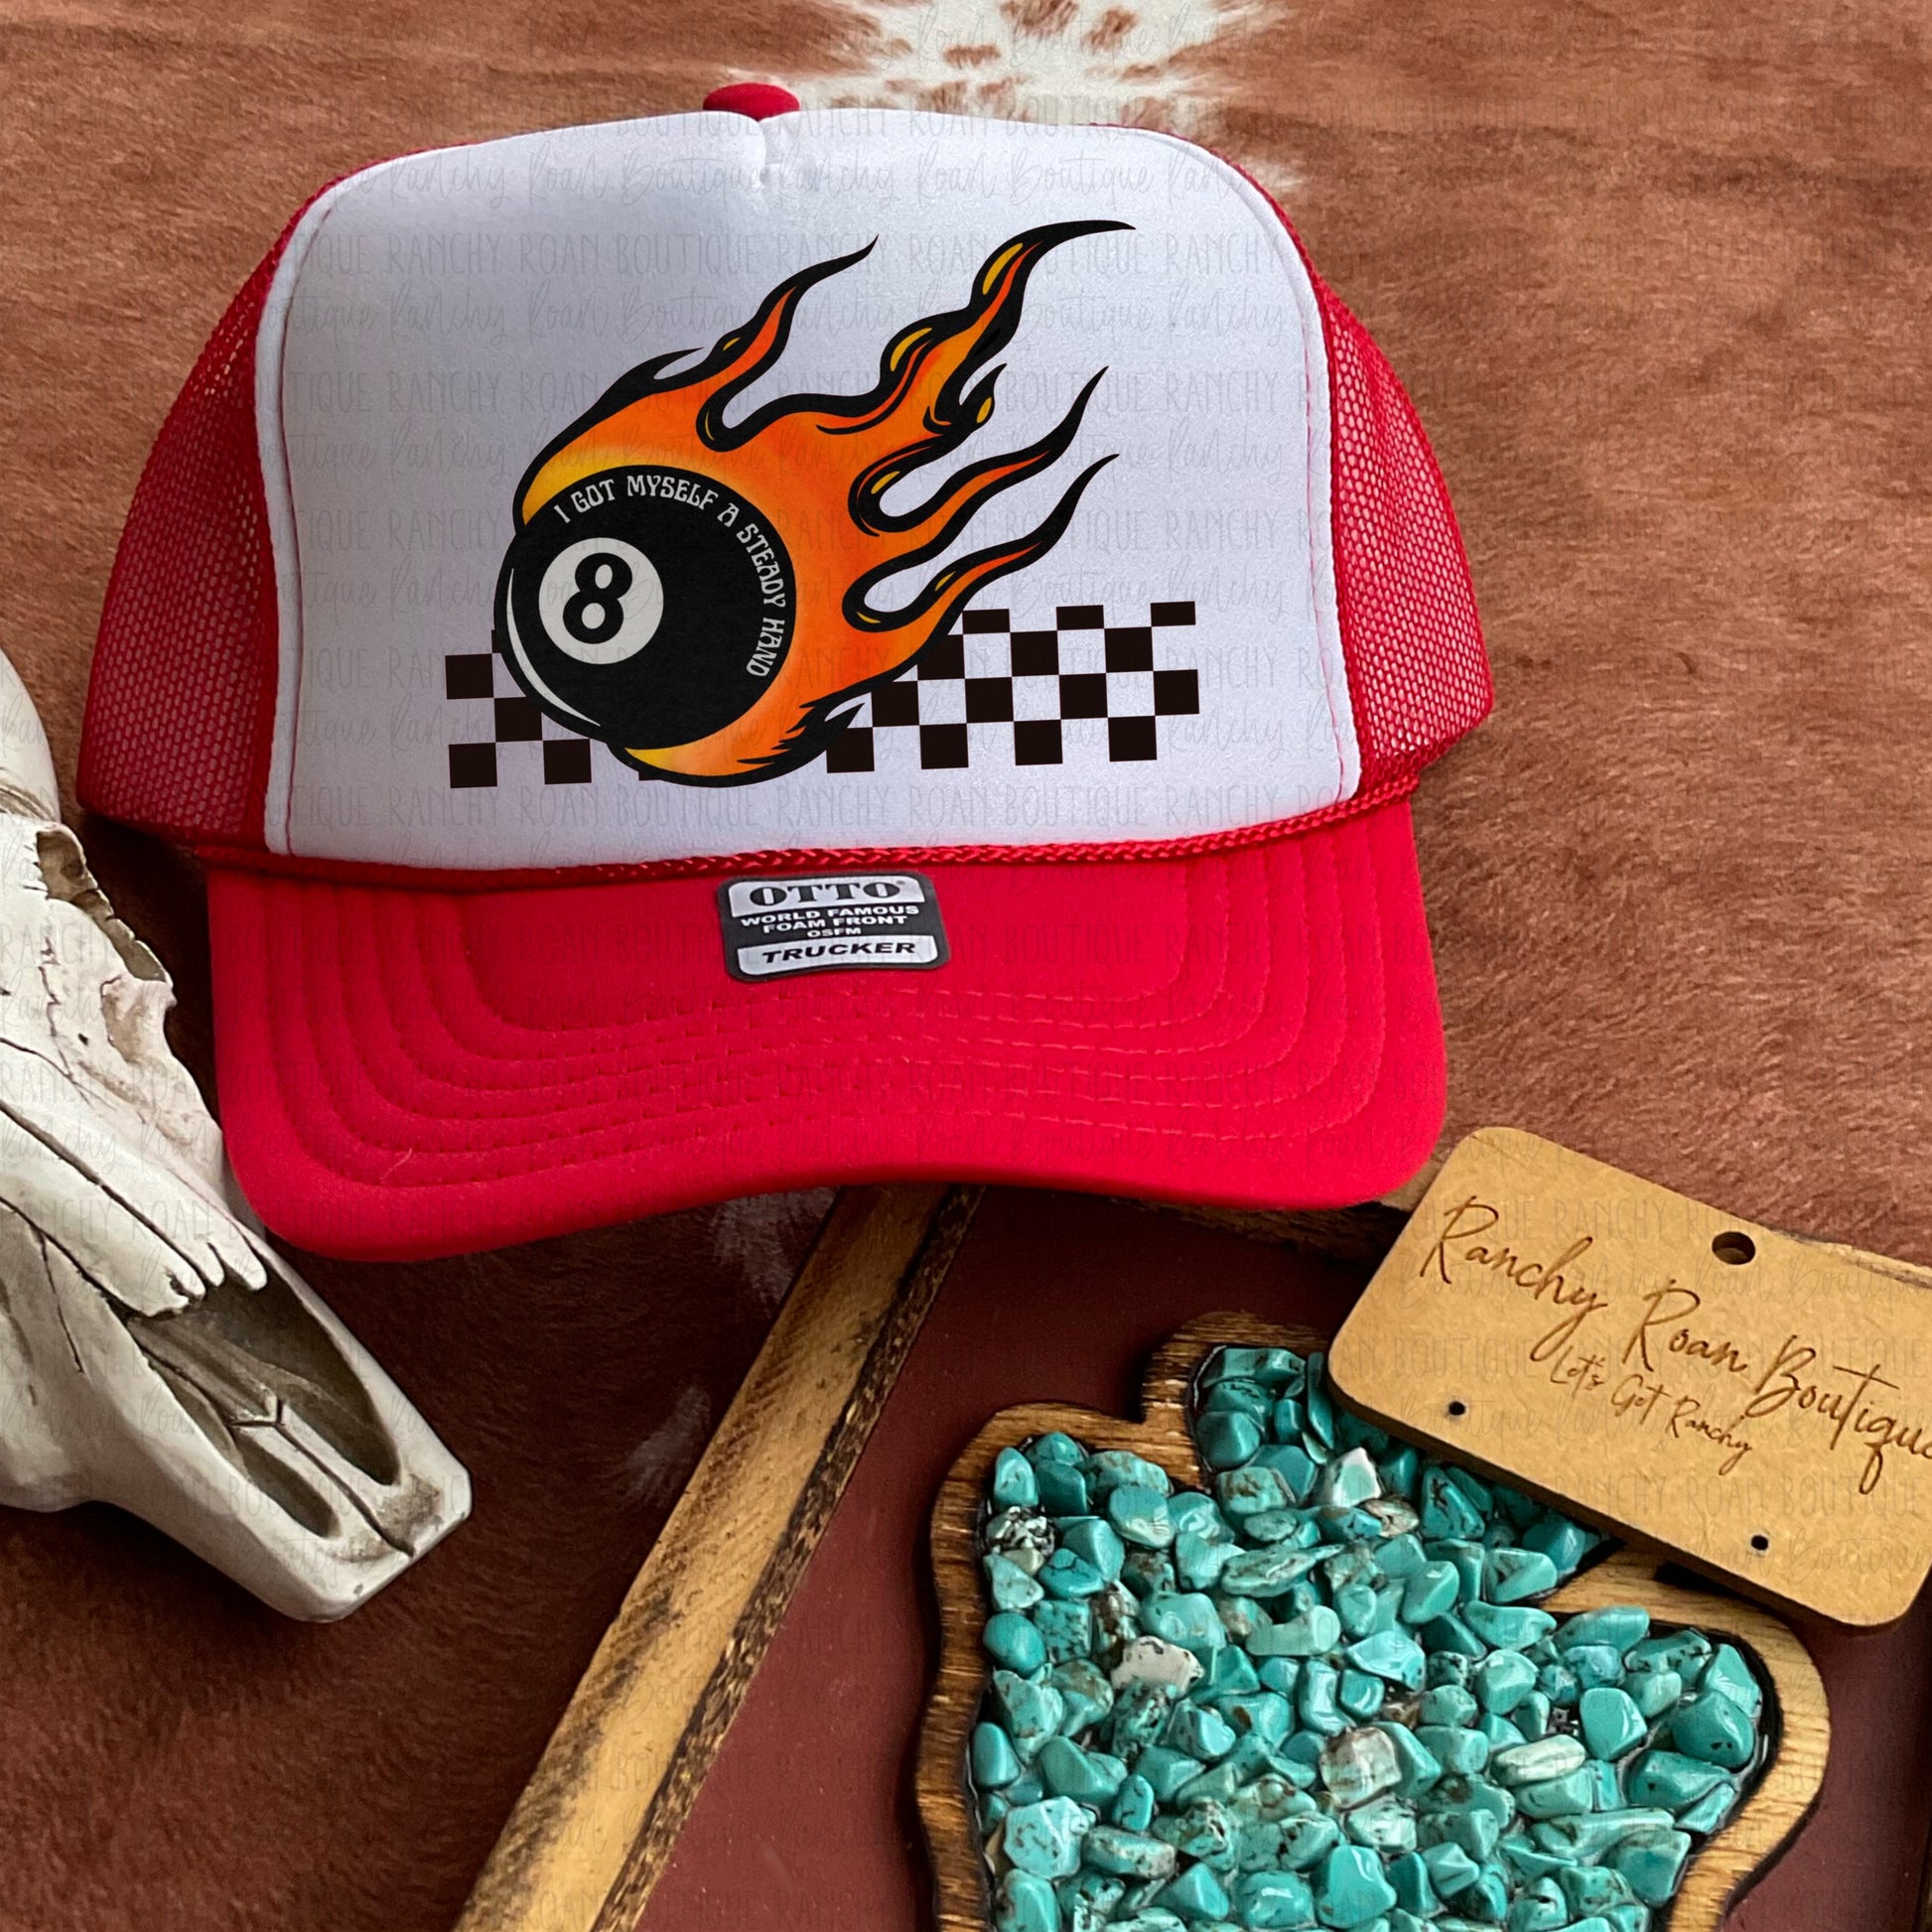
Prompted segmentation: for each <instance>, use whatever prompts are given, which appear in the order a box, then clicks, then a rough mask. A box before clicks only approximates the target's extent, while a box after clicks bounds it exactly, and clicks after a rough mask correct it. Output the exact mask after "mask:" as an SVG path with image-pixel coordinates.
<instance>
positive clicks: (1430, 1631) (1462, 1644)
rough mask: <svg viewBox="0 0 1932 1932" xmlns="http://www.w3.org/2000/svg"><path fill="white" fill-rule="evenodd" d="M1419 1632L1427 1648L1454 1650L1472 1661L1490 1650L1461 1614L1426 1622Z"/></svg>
mask: <svg viewBox="0 0 1932 1932" xmlns="http://www.w3.org/2000/svg"><path fill="white" fill-rule="evenodd" d="M1419 1634H1420V1635H1421V1637H1422V1641H1423V1647H1424V1648H1425V1649H1428V1650H1448V1651H1453V1652H1455V1653H1456V1654H1457V1655H1459V1656H1463V1657H1467V1658H1469V1659H1470V1660H1471V1661H1472V1662H1473V1661H1474V1660H1475V1659H1476V1658H1478V1657H1483V1656H1486V1655H1487V1654H1488V1651H1489V1646H1488V1645H1487V1644H1486V1643H1484V1642H1483V1640H1482V1639H1481V1638H1480V1637H1479V1636H1477V1635H1476V1633H1475V1632H1474V1631H1473V1630H1472V1629H1470V1628H1469V1626H1468V1625H1467V1624H1466V1623H1464V1622H1463V1621H1462V1619H1461V1618H1460V1617H1459V1616H1439V1617H1437V1618H1436V1620H1435V1621H1434V1622H1433V1623H1425V1624H1424V1625H1423V1626H1422V1629H1421V1631H1420V1632H1419Z"/></svg>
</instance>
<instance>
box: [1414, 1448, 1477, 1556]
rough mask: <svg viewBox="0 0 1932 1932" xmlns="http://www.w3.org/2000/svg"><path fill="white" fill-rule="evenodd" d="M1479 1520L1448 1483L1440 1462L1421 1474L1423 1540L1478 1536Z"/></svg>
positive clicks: (1454, 1486) (1447, 1475)
mask: <svg viewBox="0 0 1932 1932" xmlns="http://www.w3.org/2000/svg"><path fill="white" fill-rule="evenodd" d="M1482 1527H1483V1525H1482V1518H1481V1516H1480V1515H1478V1514H1477V1512H1476V1510H1475V1507H1474V1505H1473V1504H1471V1503H1470V1501H1469V1499H1468V1497H1467V1496H1465V1495H1464V1494H1463V1493H1462V1491H1461V1490H1460V1489H1459V1488H1458V1487H1457V1486H1456V1485H1455V1483H1453V1482H1452V1481H1450V1480H1449V1470H1447V1469H1446V1468H1444V1467H1443V1465H1442V1464H1441V1463H1440V1462H1432V1463H1430V1464H1429V1465H1428V1466H1427V1467H1426V1468H1425V1469H1424V1470H1423V1472H1422V1533H1423V1535H1424V1536H1426V1537H1446V1536H1448V1537H1469V1538H1473V1537H1479V1536H1481V1534H1482Z"/></svg>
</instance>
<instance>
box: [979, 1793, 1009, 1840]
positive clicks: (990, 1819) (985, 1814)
mask: <svg viewBox="0 0 1932 1932" xmlns="http://www.w3.org/2000/svg"><path fill="white" fill-rule="evenodd" d="M1012 1809H1013V1804H1012V1802H1011V1800H1010V1799H1008V1797H1007V1795H1006V1794H1005V1792H1002V1791H989V1792H987V1793H986V1794H985V1795H984V1796H983V1797H982V1798H981V1799H980V1801H979V1821H980V1830H981V1831H982V1832H990V1831H992V1829H993V1827H994V1826H995V1825H997V1824H998V1823H999V1822H1000V1820H1001V1819H1003V1818H1004V1817H1005V1816H1006V1815H1007V1813H1008V1812H1010V1811H1011V1810H1012Z"/></svg>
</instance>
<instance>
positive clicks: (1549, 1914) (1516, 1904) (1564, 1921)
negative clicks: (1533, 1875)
mask: <svg viewBox="0 0 1932 1932" xmlns="http://www.w3.org/2000/svg"><path fill="white" fill-rule="evenodd" d="M1569 1923H1570V1905H1569V1901H1568V1900H1567V1899H1566V1898H1565V1897H1564V1895H1563V1890H1562V1887H1561V1886H1559V1885H1558V1883H1557V1881H1556V1880H1555V1879H1554V1878H1537V1879H1534V1880H1532V1881H1531V1883H1530V1884H1529V1885H1528V1886H1526V1887H1525V1888H1524V1889H1523V1890H1522V1891H1519V1892H1518V1893H1517V1894H1516V1896H1515V1897H1514V1898H1512V1899H1511V1900H1510V1901H1509V1912H1508V1915H1507V1916H1506V1917H1505V1918H1504V1920H1503V1932H1561V1928H1562V1927H1564V1926H1567V1925H1568V1924H1569Z"/></svg>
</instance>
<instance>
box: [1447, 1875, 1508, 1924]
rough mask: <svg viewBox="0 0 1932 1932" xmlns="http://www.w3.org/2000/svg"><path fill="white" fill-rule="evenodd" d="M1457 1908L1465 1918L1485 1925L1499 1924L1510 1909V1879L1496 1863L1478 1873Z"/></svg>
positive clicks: (1458, 1902)
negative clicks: (1498, 1868)
mask: <svg viewBox="0 0 1932 1932" xmlns="http://www.w3.org/2000/svg"><path fill="white" fill-rule="evenodd" d="M1456 1909H1457V1910H1458V1911H1459V1912H1461V1913H1462V1914H1463V1916H1464V1917H1465V1918H1472V1919H1475V1920H1478V1921H1479V1922H1480V1923H1482V1924H1484V1925H1495V1924H1497V1923H1498V1922H1499V1921H1500V1920H1501V1919H1502V1917H1503V1916H1504V1914H1505V1913H1506V1912H1507V1911H1508V1910H1509V1881H1508V1879H1506V1878H1505V1877H1504V1876H1503V1874H1502V1873H1501V1872H1500V1871H1498V1870H1497V1869H1496V1867H1495V1866H1494V1865H1485V1866H1484V1867H1483V1868H1482V1869H1481V1870H1480V1871H1478V1872H1477V1873H1476V1878H1475V1883H1474V1884H1472V1885H1471V1886H1470V1887H1469V1888H1468V1890H1467V1891H1465V1892H1464V1893H1463V1894H1462V1896H1461V1898H1460V1899H1459V1900H1458V1901H1457V1904H1456Z"/></svg>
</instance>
